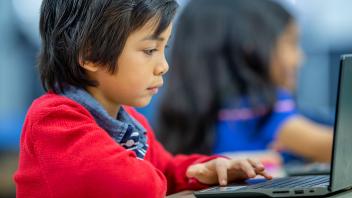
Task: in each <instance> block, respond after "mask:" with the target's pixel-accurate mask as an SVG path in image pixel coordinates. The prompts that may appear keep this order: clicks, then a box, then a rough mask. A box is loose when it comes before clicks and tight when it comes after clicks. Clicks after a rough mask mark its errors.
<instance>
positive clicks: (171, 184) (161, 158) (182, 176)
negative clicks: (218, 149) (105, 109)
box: [125, 107, 219, 194]
mask: <svg viewBox="0 0 352 198" xmlns="http://www.w3.org/2000/svg"><path fill="white" fill-rule="evenodd" d="M125 109H126V111H127V112H128V113H129V114H130V115H132V116H133V117H134V118H135V119H136V120H138V121H139V122H140V123H141V124H142V125H143V126H144V127H145V129H146V130H147V131H148V143H149V148H148V151H147V155H146V159H147V160H150V161H151V163H152V164H154V166H155V167H157V168H158V169H159V170H161V171H162V172H163V173H164V174H165V176H166V178H167V182H168V190H167V193H168V194H171V193H175V192H179V191H182V190H196V189H201V188H205V187H208V186H207V185H204V184H201V183H199V182H198V181H196V180H195V179H189V178H187V177H186V170H187V168H188V167H189V166H190V165H192V164H196V163H202V162H206V161H209V160H212V159H214V158H217V157H219V156H211V157H209V156H205V155H199V154H193V155H176V156H172V155H171V154H170V153H169V152H167V151H166V150H165V149H164V147H163V146H162V145H161V144H160V143H159V142H158V141H157V140H156V138H155V136H154V134H153V130H152V128H151V126H150V124H149V123H148V121H147V120H146V118H145V117H144V116H143V115H141V114H140V113H138V112H136V110H134V109H133V108H129V107H125Z"/></svg>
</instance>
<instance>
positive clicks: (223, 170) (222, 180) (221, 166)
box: [215, 163, 228, 186]
mask: <svg viewBox="0 0 352 198" xmlns="http://www.w3.org/2000/svg"><path fill="white" fill-rule="evenodd" d="M215 169H216V173H217V175H218V180H219V184H220V185H222V186H225V185H227V169H228V165H227V164H226V163H217V164H216V165H215Z"/></svg>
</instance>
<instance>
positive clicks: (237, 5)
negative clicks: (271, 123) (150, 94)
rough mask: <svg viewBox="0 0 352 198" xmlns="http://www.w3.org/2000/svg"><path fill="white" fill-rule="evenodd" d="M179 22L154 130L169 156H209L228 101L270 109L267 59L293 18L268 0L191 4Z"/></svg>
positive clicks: (272, 93) (271, 94)
mask: <svg viewBox="0 0 352 198" xmlns="http://www.w3.org/2000/svg"><path fill="white" fill-rule="evenodd" d="M178 20H179V25H178V26H177V27H176V34H175V42H174V46H173V49H172V52H171V62H170V65H171V68H170V72H169V76H168V82H167V87H166V88H165V89H166V91H165V92H166V93H165V95H164V96H163V99H162V102H161V105H160V111H159V115H158V125H157V131H158V132H159V133H160V139H161V142H162V143H164V145H165V146H166V147H167V149H168V150H170V151H171V152H173V153H194V152H198V153H206V154H208V153H210V152H211V147H212V143H213V139H214V138H213V134H214V133H215V128H214V127H215V123H216V121H217V118H218V117H217V116H218V111H219V110H220V108H222V107H223V105H224V104H227V103H228V102H230V101H229V100H233V99H234V98H239V97H241V96H246V97H248V99H249V101H250V103H251V105H252V106H253V107H254V108H255V107H259V106H263V105H265V107H268V109H269V112H270V111H271V110H272V108H273V106H274V103H275V98H276V87H275V85H274V83H273V81H272V79H271V76H270V62H271V60H270V59H271V54H272V51H273V48H274V47H275V45H276V43H277V40H278V37H279V36H280V35H281V33H282V32H284V30H285V28H286V27H287V26H288V25H289V23H290V22H291V21H292V20H293V19H292V16H291V15H290V14H289V13H288V12H287V11H286V10H285V9H283V8H282V7H281V6H280V5H278V4H277V3H275V2H272V1H270V0H251V1H248V0H216V1H215V0H193V1H191V2H190V3H189V4H188V5H187V6H186V8H185V9H184V10H183V13H181V15H180V17H179V19H178Z"/></svg>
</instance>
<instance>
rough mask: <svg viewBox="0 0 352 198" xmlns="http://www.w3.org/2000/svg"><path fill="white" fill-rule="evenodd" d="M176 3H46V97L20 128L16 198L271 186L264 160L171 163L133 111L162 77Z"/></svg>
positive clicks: (42, 65)
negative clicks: (262, 182) (264, 182)
mask: <svg viewBox="0 0 352 198" xmlns="http://www.w3.org/2000/svg"><path fill="white" fill-rule="evenodd" d="M176 8H177V3H176V2H175V1H174V0H131V1H126V0H55V1H52V0H44V1H43V2H42V6H41V17H40V33H41V38H42V49H41V53H40V56H39V72H40V75H41V80H42V84H43V87H44V89H45V90H46V91H47V93H46V94H44V95H43V96H42V97H40V98H38V99H37V100H36V101H34V102H33V104H32V105H31V107H30V109H29V110H28V113H27V116H26V120H25V123H24V126H23V131H22V137H21V143H20V159H19V167H18V170H17V172H16V174H15V177H14V179H15V182H16V185H17V197H19V198H22V197H26V198H28V197H36V198H38V197H45V198H48V197H49V198H50V197H52V198H53V197H75V198H79V197H84V198H87V197H104V198H109V197H111V198H112V197H153V198H155V197H164V196H165V195H166V193H168V194H169V193H174V192H178V191H181V190H186V189H199V188H202V187H205V186H206V185H215V184H218V183H220V184H222V185H225V184H226V183H227V182H228V181H235V180H242V179H246V178H252V177H255V176H256V175H262V176H264V177H266V178H268V179H270V178H271V176H269V175H268V174H267V173H266V172H265V171H264V167H263V165H262V164H261V163H260V162H257V161H255V160H253V159H246V160H230V159H226V158H222V157H216V156H214V157H208V156H204V155H196V154H194V155H188V156H186V155H178V156H172V155H171V154H170V153H168V152H167V151H166V150H164V148H163V147H162V146H161V144H159V142H158V141H157V140H156V139H155V137H154V134H153V131H152V129H151V127H150V125H149V124H148V121H147V120H146V119H145V118H144V117H143V116H142V115H141V114H138V113H137V112H136V111H135V110H134V109H133V108H132V107H128V106H135V107H141V106H145V105H147V104H148V103H149V101H150V100H151V98H152V96H153V95H154V94H156V93H157V92H158V89H159V88H160V87H161V86H162V84H163V78H162V77H163V75H164V74H165V73H166V72H167V70H168V64H167V62H166V60H165V56H164V50H165V46H166V43H167V41H168V39H169V36H170V32H171V21H172V18H173V16H174V14H175V11H176Z"/></svg>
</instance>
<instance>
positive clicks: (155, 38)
mask: <svg viewBox="0 0 352 198" xmlns="http://www.w3.org/2000/svg"><path fill="white" fill-rule="evenodd" d="M147 40H152V41H164V40H165V38H164V37H160V36H155V35H150V36H147V37H144V38H143V39H142V41H147Z"/></svg>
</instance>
